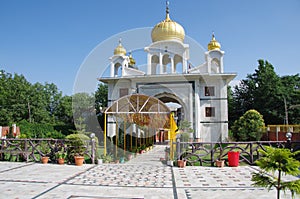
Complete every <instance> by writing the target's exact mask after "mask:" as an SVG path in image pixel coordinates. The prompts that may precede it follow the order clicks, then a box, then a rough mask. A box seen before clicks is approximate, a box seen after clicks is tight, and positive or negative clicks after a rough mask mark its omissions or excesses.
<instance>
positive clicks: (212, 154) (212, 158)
mask: <svg viewBox="0 0 300 199" xmlns="http://www.w3.org/2000/svg"><path fill="white" fill-rule="evenodd" d="M210 164H211V166H212V167H213V166H214V149H213V144H212V143H210Z"/></svg>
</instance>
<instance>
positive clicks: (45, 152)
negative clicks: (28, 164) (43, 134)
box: [40, 142, 51, 164]
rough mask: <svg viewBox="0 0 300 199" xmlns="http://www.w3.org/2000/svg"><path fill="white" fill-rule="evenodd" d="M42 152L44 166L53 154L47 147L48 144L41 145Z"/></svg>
mask: <svg viewBox="0 0 300 199" xmlns="http://www.w3.org/2000/svg"><path fill="white" fill-rule="evenodd" d="M40 152H41V161H42V163H43V164H47V163H48V161H49V155H50V152H51V149H50V147H49V146H48V145H47V143H43V142H42V143H41V144H40Z"/></svg>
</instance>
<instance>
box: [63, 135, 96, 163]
mask: <svg viewBox="0 0 300 199" xmlns="http://www.w3.org/2000/svg"><path fill="white" fill-rule="evenodd" d="M66 139H67V140H68V144H69V147H68V158H69V161H72V159H73V160H74V162H75V165H76V166H81V165H83V162H84V154H85V151H86V143H87V141H89V140H90V138H89V137H88V136H86V135H84V134H80V133H79V134H70V135H68V136H67V137H66Z"/></svg>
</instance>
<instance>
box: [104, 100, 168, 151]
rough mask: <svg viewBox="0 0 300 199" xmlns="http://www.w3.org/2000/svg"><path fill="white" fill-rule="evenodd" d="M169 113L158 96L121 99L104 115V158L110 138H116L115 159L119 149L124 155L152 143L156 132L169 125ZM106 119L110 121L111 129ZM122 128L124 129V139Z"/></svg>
mask: <svg viewBox="0 0 300 199" xmlns="http://www.w3.org/2000/svg"><path fill="white" fill-rule="evenodd" d="M169 114H170V109H169V108H168V107H167V106H166V105H165V104H164V103H163V102H162V101H160V100H159V99H157V98H155V97H151V96H147V95H143V94H133V95H127V96H124V97H122V98H120V99H119V100H117V101H116V102H114V103H113V104H112V105H111V106H110V107H108V108H107V109H106V110H105V112H104V138H105V139H104V155H106V153H107V143H106V137H107V135H109V137H114V140H113V141H114V144H115V146H114V148H115V150H114V153H115V156H117V153H118V150H119V148H123V149H124V154H125V152H126V151H129V150H133V148H138V147H143V146H144V145H149V144H153V143H154V135H155V133H156V131H157V129H160V128H164V127H165V126H166V125H168V124H169ZM107 117H108V118H109V119H110V122H109V123H108V125H109V126H107ZM112 121H115V122H114V123H113V122H112ZM120 127H122V129H123V133H122V136H120V130H119V129H120ZM121 139H122V145H121V146H120V144H119V143H120V142H119V141H120V140H121Z"/></svg>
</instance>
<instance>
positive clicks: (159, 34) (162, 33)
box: [151, 3, 185, 42]
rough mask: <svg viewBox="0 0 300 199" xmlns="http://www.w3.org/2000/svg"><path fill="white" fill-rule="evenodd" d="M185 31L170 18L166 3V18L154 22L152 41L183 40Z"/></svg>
mask: <svg viewBox="0 0 300 199" xmlns="http://www.w3.org/2000/svg"><path fill="white" fill-rule="evenodd" d="M184 37H185V32H184V29H183V27H182V26H181V25H180V24H178V23H176V22H175V21H173V20H171V19H170V16H169V7H168V3H167V8H166V19H165V20H163V21H161V22H160V23H158V24H156V25H155V26H154V28H153V29H152V32H151V38H152V42H156V41H163V40H171V39H177V40H179V41H181V42H183V40H184Z"/></svg>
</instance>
